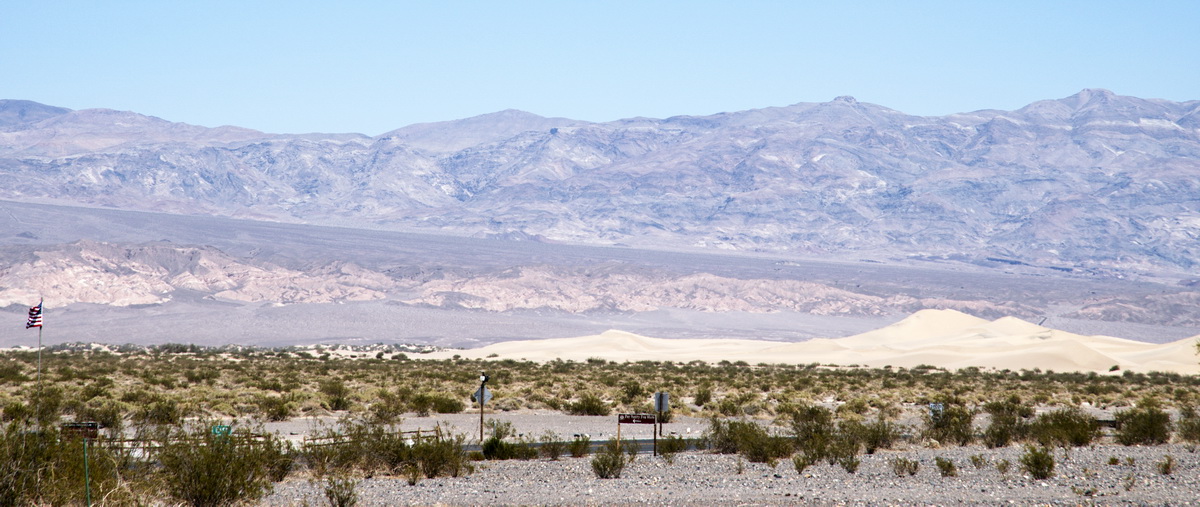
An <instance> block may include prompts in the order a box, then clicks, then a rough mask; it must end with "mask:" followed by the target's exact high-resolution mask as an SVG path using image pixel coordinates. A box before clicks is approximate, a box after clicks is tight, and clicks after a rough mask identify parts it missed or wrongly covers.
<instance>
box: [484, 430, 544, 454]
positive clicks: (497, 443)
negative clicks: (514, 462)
mask: <svg viewBox="0 0 1200 507" xmlns="http://www.w3.org/2000/svg"><path fill="white" fill-rule="evenodd" d="M482 451H483V458H484V459H489V460H507V459H533V458H536V457H537V455H538V451H537V449H536V448H534V447H533V446H531V445H529V443H528V442H515V443H514V442H505V441H503V440H500V439H499V438H497V437H496V436H494V435H493V436H492V437H489V438H488V439H487V440H484V441H483V446H482Z"/></svg>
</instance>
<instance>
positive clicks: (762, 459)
mask: <svg viewBox="0 0 1200 507" xmlns="http://www.w3.org/2000/svg"><path fill="white" fill-rule="evenodd" d="M704 439H705V440H707V441H708V447H709V448H711V449H713V450H714V451H716V452H717V453H720V454H734V453H738V454H741V455H742V456H743V457H745V458H746V459H747V460H749V461H750V462H752V463H774V462H775V460H777V459H780V458H786V457H788V456H791V455H792V452H793V448H792V442H791V439H789V438H787V437H783V436H778V435H771V434H770V433H769V432H767V429H766V428H764V427H762V426H760V425H758V424H757V423H755V422H753V421H741V420H732V421H725V420H721V419H718V418H715V417H714V418H712V419H710V420H709V427H708V430H706V431H705V434H704Z"/></svg>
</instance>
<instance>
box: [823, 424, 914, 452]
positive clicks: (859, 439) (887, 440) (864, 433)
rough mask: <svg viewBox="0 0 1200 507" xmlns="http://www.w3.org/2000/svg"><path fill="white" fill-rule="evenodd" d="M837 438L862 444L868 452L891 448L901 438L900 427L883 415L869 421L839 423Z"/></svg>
mask: <svg viewBox="0 0 1200 507" xmlns="http://www.w3.org/2000/svg"><path fill="white" fill-rule="evenodd" d="M835 439H840V440H850V441H852V442H855V443H856V444H858V445H860V446H861V447H862V448H863V450H865V451H866V453H867V454H875V451H876V450H878V449H891V448H892V446H893V445H895V443H896V441H897V440H899V439H900V428H899V427H898V426H896V425H895V424H893V423H891V422H888V421H887V420H884V419H883V417H882V416H880V418H879V419H877V420H875V421H872V422H869V423H862V422H858V421H842V422H841V423H838V431H837V434H836V437H835Z"/></svg>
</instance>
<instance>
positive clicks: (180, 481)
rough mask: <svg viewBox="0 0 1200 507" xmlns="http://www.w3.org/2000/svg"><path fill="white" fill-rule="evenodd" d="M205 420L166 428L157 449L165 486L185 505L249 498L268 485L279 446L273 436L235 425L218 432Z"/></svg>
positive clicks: (231, 501)
mask: <svg viewBox="0 0 1200 507" xmlns="http://www.w3.org/2000/svg"><path fill="white" fill-rule="evenodd" d="M211 426H212V425H211V424H198V425H194V426H192V427H191V428H183V429H175V428H172V429H170V430H168V431H166V432H164V433H163V434H162V435H163V436H165V437H166V438H163V439H162V440H160V442H159V449H158V451H157V453H156V454H157V458H158V461H159V462H160V463H161V464H162V473H163V475H164V476H165V478H166V480H165V484H166V486H167V492H168V493H169V494H170V495H171V496H172V497H174V498H176V499H178V500H180V501H182V502H185V503H188V504H190V505H230V504H234V503H240V502H249V501H255V500H257V499H259V498H261V497H262V496H263V495H265V494H266V493H268V492H269V491H270V490H271V485H272V483H271V478H272V477H271V466H272V464H273V463H274V461H275V460H277V459H279V458H280V457H279V456H278V455H277V453H278V449H280V448H281V447H282V446H279V445H272V444H270V442H271V440H273V439H277V437H274V436H267V437H260V438H262V440H259V439H257V438H254V437H251V436H250V432H248V431H244V430H241V429H239V430H238V431H236V432H234V433H233V434H231V435H218V434H214V432H213V431H211V429H210V427H211Z"/></svg>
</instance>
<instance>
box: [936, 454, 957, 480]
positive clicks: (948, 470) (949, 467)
mask: <svg viewBox="0 0 1200 507" xmlns="http://www.w3.org/2000/svg"><path fill="white" fill-rule="evenodd" d="M933 463H934V464H935V465H937V467H938V472H940V473H941V474H942V477H958V467H957V466H955V465H954V462H953V461H951V460H948V459H945V458H942V457H941V456H938V457H936V458H933Z"/></svg>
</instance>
